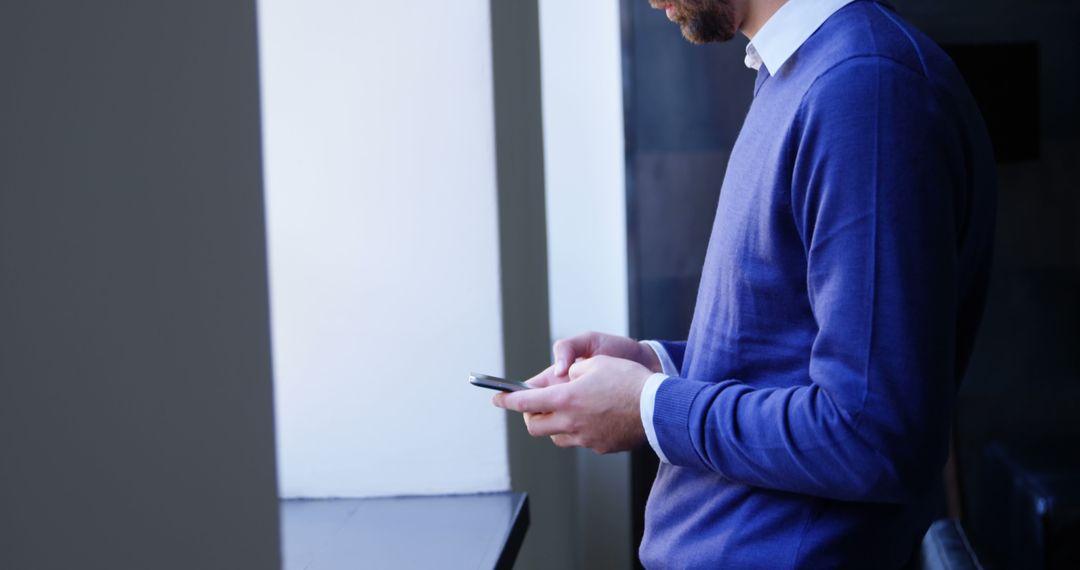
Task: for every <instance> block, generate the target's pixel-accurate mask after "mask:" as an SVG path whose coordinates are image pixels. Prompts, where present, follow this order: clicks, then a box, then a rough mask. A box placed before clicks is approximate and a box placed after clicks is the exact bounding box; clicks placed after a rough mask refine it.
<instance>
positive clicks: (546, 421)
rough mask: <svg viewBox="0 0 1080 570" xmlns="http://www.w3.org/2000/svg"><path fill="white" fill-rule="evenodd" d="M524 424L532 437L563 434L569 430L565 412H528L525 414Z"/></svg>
mask: <svg viewBox="0 0 1080 570" xmlns="http://www.w3.org/2000/svg"><path fill="white" fill-rule="evenodd" d="M525 425H526V426H527V427H528V428H529V435H531V436H533V437H547V436H551V435H558V434H564V433H567V432H568V431H569V430H570V421H569V419H568V418H567V417H566V414H528V415H526V416H525Z"/></svg>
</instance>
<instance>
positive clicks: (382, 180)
mask: <svg viewBox="0 0 1080 570" xmlns="http://www.w3.org/2000/svg"><path fill="white" fill-rule="evenodd" d="M259 12H260V14H259V16H260V22H259V24H260V36H261V37H260V46H261V59H262V81H263V117H264V128H265V133H264V139H265V156H266V178H267V188H268V204H267V207H268V225H269V243H270V271H271V298H272V311H271V317H272V324H273V341H274V366H275V376H276V406H277V431H278V439H277V440H278V452H279V453H278V457H279V471H280V485H281V493H282V495H283V496H286V497H296V496H302V497H322V496H382V495H400V494H428V493H459V492H476V491H492V490H503V489H506V488H507V487H508V468H507V460H506V449H505V423H504V422H505V420H504V417H503V414H502V412H501V411H499V410H497V409H495V408H494V407H492V406H491V405H490V402H489V397H488V396H489V394H485V393H483V392H481V391H480V390H477V389H475V388H471V387H469V386H468V385H467V384H466V376H467V373H468V372H469V371H470V370H474V369H475V370H477V371H482V372H489V373H493V374H500V373H501V372H502V369H503V362H502V354H503V352H502V338H501V324H500V318H501V317H500V301H499V272H498V233H497V219H496V216H497V212H496V193H495V191H496V186H495V158H494V126H493V107H492V105H493V103H492V77H491V54H490V30H489V25H490V23H489V7H488V2H487V0H467V1H464V2H441V1H436V0H427V1H423V2H372V1H356V0H305V1H304V2H295V1H290V0H262V1H260V2H259Z"/></svg>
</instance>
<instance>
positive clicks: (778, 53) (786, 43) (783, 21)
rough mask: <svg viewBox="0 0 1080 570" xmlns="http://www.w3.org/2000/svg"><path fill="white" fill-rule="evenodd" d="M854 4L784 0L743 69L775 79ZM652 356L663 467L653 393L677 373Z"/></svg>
mask: <svg viewBox="0 0 1080 570" xmlns="http://www.w3.org/2000/svg"><path fill="white" fill-rule="evenodd" d="M853 1H854V0H788V1H787V3H785V4H784V5H783V6H781V7H780V9H779V10H777V11H776V13H775V14H773V15H772V17H771V18H769V20H768V21H767V22H765V25H764V26H762V27H761V30H759V31H758V33H757V34H756V35H755V36H754V38H753V39H752V40H751V41H750V43H749V44H747V46H746V66H747V67H749V68H750V69H753V70H755V71H757V70H760V69H761V66H762V65H764V66H765V69H766V70H768V72H769V73H770V74H772V75H776V74H777V72H779V71H780V69H781V68H782V67H784V64H785V63H787V61H788V60H789V59H791V56H793V55H795V52H796V51H798V50H799V48H800V47H802V45H803V44H804V43H806V40H808V39H810V36H812V35H814V32H816V31H817V30H818V28H820V27H821V25H822V24H824V23H825V20H828V19H829V17H830V16H832V15H833V14H835V13H836V11H837V10H839V9H841V8H843V7H844V6H847V5H848V4H850V3H851V2H853ZM644 342H645V344H647V345H648V346H649V347H650V348H652V349H653V351H654V352H656V357H657V358H659V359H660V363H661V366H662V368H663V372H661V373H657V374H653V375H652V376H650V377H649V379H648V380H646V381H645V386H644V388H643V389H642V390H641V400H640V408H641V424H642V426H644V428H645V436H646V438H648V440H649V445H650V446H651V447H652V448H653V451H655V452H656V455H657V456H659V457H660V460H661V461H663V462H664V463H670V461H668V459H667V456H666V455H664V450H662V449H660V444H659V442H658V441H657V440H656V428H655V427H653V410H654V409H655V407H656V393H657V391H658V390H660V384H662V383H663V382H664V381H665V380H667V379H668V378H671V377H673V376H678V375H679V371H678V370H676V369H675V365H674V363H673V362H672V360H671V356H670V355H669V354H668V353H667V350H665V349H664V347H663V345H661V344H660V343H658V342H655V341H644Z"/></svg>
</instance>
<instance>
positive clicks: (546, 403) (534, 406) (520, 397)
mask: <svg viewBox="0 0 1080 570" xmlns="http://www.w3.org/2000/svg"><path fill="white" fill-rule="evenodd" d="M567 388H569V384H556V385H555V386H548V387H546V388H534V389H532V390H521V391H518V392H511V393H509V394H496V395H495V398H496V400H495V405H496V406H499V407H500V408H506V409H507V410H513V411H515V412H522V413H525V412H528V413H532V414H543V413H547V412H557V411H559V409H561V408H562V407H563V405H564V403H565V401H566V389H567Z"/></svg>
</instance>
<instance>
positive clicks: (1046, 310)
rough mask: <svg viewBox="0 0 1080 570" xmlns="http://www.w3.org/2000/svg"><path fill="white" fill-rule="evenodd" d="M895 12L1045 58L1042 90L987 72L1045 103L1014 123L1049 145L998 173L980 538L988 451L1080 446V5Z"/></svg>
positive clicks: (982, 395)
mask: <svg viewBox="0 0 1080 570" xmlns="http://www.w3.org/2000/svg"><path fill="white" fill-rule="evenodd" d="M895 4H896V5H897V7H898V9H899V10H900V11H901V13H902V14H905V15H906V16H907V17H908V18H909V19H910V20H911V21H913V22H915V23H916V24H917V25H919V26H920V27H921V28H922V29H924V30H925V31H926V32H927V33H928V34H930V35H931V37H933V38H935V40H937V41H939V42H940V43H945V44H961V45H963V44H988V43H990V44H994V43H996V44H999V45H1005V46H1009V45H1013V46H1017V44H1020V45H1023V44H1030V45H1034V46H1036V48H1037V51H1038V55H1037V59H1036V65H1037V68H1038V69H1037V70H1036V76H1037V80H1035V81H1032V80H1031V79H1029V78H1028V77H1030V74H1031V73H1030V72H1031V69H1030V66H1023V67H1019V66H1015V65H1009V62H1007V61H1001V60H998V61H996V62H991V63H988V64H986V66H987V67H988V68H990V69H992V73H996V74H997V75H999V76H1001V77H1003V78H1008V80H1011V82H1012V83H1013V84H1014V86H1013V89H1014V90H1015V91H1017V92H1021V93H1022V95H1023V96H1033V97H1034V99H1035V100H1037V102H1038V103H1037V105H1038V107H1037V109H1035V110H1034V112H1031V109H1029V108H1027V106H1026V105H1025V106H1022V107H1018V108H1015V109H1014V111H1013V115H1014V116H1025V117H1030V119H1029V120H1034V121H1038V127H1039V133H1040V135H1039V149H1038V154H1037V156H1035V157H1034V158H1031V159H1028V160H1020V161H1009V162H1005V163H1001V164H999V170H998V172H999V183H1000V191H999V205H998V206H999V207H998V224H997V250H996V252H995V257H994V275H993V279H992V281H991V287H990V294H989V298H988V300H987V309H986V314H985V318H984V320H983V326H982V329H981V331H980V335H979V339H978V341H977V344H976V346H975V352H974V354H973V357H972V361H971V365H970V367H969V369H968V374H967V377H966V379H965V381H964V385H963V387H962V389H961V392H960V401H959V405H958V410H957V427H958V432H959V436H960V440H959V444H960V445H959V450H960V458H961V460H962V461H961V467H962V470H961V475H962V476H963V483H964V488H965V493H964V495H965V498H966V507H967V512H966V515H967V516H966V517H965V518H966V521H967V523H968V526H969V527H970V528H971V530H973V531H974V533H975V535H976V537H975V538H976V539H979V538H980V537H979V535H980V534H981V531H982V529H981V527H980V525H981V523H982V521H983V520H984V519H985V516H984V515H985V514H986V512H987V511H988V510H989V508H990V506H989V505H988V504H987V503H988V502H989V501H992V500H993V498H991V497H988V496H987V495H986V493H984V492H983V488H982V484H981V483H982V479H983V471H984V468H983V463H984V461H983V452H984V449H985V446H986V444H987V443H988V442H990V441H993V440H1000V441H1014V442H1020V443H1022V444H1026V443H1027V442H1030V441H1033V440H1034V441H1044V440H1048V439H1058V438H1066V439H1067V438H1070V437H1071V438H1073V440H1074V441H1075V440H1076V439H1077V438H1080V419H1078V418H1077V416H1076V412H1075V410H1077V409H1078V408H1080V350H1077V347H1080V223H1078V221H1080V107H1078V105H1077V101H1080V72H1078V71H1077V69H1080V4H1078V3H1076V2H1072V1H1067V0H1042V1H1038V2H1031V1H1020V0H1005V1H1002V2H995V3H993V4H992V5H989V6H987V5H986V3H982V2H974V1H958V2H949V3H941V2H930V1H926V0H917V1H913V0H897V1H896V2H895ZM1032 92H1034V93H1032ZM977 95H978V93H977ZM997 95H998V96H1004V97H1010V96H1016V95H1017V94H1016V93H1010V92H1008V91H1004V92H1001V93H998V94H997ZM991 127H992V128H993V125H991ZM1060 453H1065V454H1069V453H1075V450H1070V449H1062V450H1060ZM991 562H992V561H991Z"/></svg>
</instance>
